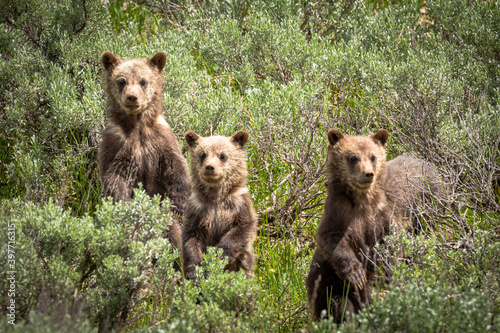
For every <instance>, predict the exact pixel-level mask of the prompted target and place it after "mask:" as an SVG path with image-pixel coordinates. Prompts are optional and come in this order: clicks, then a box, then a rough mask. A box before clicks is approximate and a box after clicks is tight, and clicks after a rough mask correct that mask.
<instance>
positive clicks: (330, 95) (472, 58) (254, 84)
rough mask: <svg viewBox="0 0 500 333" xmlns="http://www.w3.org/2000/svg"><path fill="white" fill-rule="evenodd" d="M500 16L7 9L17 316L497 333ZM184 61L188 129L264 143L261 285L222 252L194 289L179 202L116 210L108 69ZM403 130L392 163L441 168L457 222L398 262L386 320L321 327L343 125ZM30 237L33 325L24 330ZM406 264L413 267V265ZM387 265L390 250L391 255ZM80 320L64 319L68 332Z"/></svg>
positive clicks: (144, 4)
mask: <svg viewBox="0 0 500 333" xmlns="http://www.w3.org/2000/svg"><path fill="white" fill-rule="evenodd" d="M499 5H500V3H498V1H449V0H432V1H431V0H429V1H426V2H425V1H381V0H366V1H360V0H359V1H358V0H342V1H314V2H310V1H303V0H300V1H299V0H273V1H261V0H258V1H248V0H224V1H197V0H196V1H195V0H179V1H160V0H136V1H126V0H116V1H104V2H103V1H99V0H74V1H70V2H60V1H59V2H57V1H56V2H54V1H47V0H36V1H24V0H23V1H12V0H5V1H3V2H2V6H0V55H1V60H0V119H1V122H0V144H1V145H2V150H1V151H0V198H1V201H0V210H1V215H0V216H2V224H1V228H2V233H1V234H0V239H1V242H0V244H2V245H1V246H0V252H1V254H2V255H1V258H2V259H1V260H0V265H1V266H2V271H1V272H0V275H1V276H2V279H1V280H0V304H1V305H2V307H1V308H0V309H1V310H0V315H2V316H5V318H6V320H5V322H4V323H2V325H3V327H2V328H5V329H8V330H14V331H22V332H25V331H26V332H29V331H33V332H34V331H37V332H38V331H40V330H46V331H48V332H49V331H51V332H52V331H81V332H86V331H90V330H95V331H98V330H100V331H106V330H109V329H113V328H115V329H127V330H130V331H140V332H143V331H144V332H146V331H150V330H158V331H162V330H164V331H168V330H175V331H193V330H197V331H224V332H225V331H300V330H303V331H322V330H325V331H331V330H333V329H338V330H341V331H354V330H362V331H377V332H378V331H382V330H386V331H415V330H418V331H428V332H431V331H432V332H436V331H440V332H441V331H442V332H444V331H492V330H497V331H498V330H500V319H499V318H500V290H499V286H498V281H499V280H500V271H499V268H498V267H499V266H500V265H499V257H498V251H499V244H500V239H499V235H500V228H499V222H498V221H499V217H500V189H499V186H500V152H499V151H500V130H499V128H500V108H499V105H500V103H499V102H500V90H499V87H500V38H499V36H500V6H499ZM104 51H111V52H113V53H114V54H116V55H118V56H120V57H123V58H129V57H147V56H151V55H153V54H154V53H156V52H158V51H163V52H165V53H167V64H166V66H165V69H164V71H165V75H166V80H165V85H164V92H163V105H164V113H165V117H166V119H167V121H168V122H169V124H170V125H171V126H172V128H173V130H174V132H175V134H176V135H177V137H178V138H179V140H180V142H181V145H182V146H183V147H184V148H185V144H184V142H183V140H182V134H183V133H185V132H186V131H188V130H194V131H196V132H197V133H199V134H200V135H204V136H207V135H211V134H221V135H232V134H234V133H235V132H236V131H238V130H240V129H245V130H247V131H248V132H249V133H250V142H249V144H248V145H247V151H248V153H249V154H248V158H249V163H248V167H249V174H250V179H249V187H250V192H251V193H252V199H253V201H254V205H255V207H256V209H257V211H258V212H259V216H260V221H259V236H258V240H257V242H256V243H255V252H256V254H257V268H256V272H255V278H253V279H250V280H246V279H244V278H243V277H242V276H241V274H229V273H226V272H223V271H222V269H221V268H222V267H223V266H224V263H223V262H222V261H220V260H219V259H217V258H218V255H217V254H216V253H215V252H214V251H212V250H211V251H210V252H209V253H208V254H207V256H206V261H205V262H204V266H202V267H200V268H199V269H200V271H199V279H198V280H196V281H193V282H191V281H189V282H186V281H184V282H182V277H181V276H180V273H178V272H176V271H175V270H174V268H173V267H174V262H175V261H176V260H177V258H178V253H177V252H175V251H173V250H172V249H171V247H170V245H169V244H168V242H166V240H165V239H164V233H165V230H166V229H165V228H166V227H167V226H168V224H169V221H170V216H169V215H168V213H167V211H168V202H160V201H159V199H158V198H149V197H147V196H146V195H145V194H144V193H143V192H141V191H140V190H138V191H137V192H136V197H135V199H134V200H133V201H132V202H130V203H117V204H112V203H111V202H110V201H109V200H107V199H102V198H100V195H99V186H100V184H99V178H98V173H97V169H98V168H97V164H96V158H95V157H96V150H97V146H98V143H99V141H100V135H101V132H102V130H103V129H104V126H105V124H106V114H105V105H106V102H105V101H106V96H105V94H104V90H103V88H102V85H101V83H102V76H101V71H102V69H101V65H100V55H101V54H102V53H103V52H104ZM332 127H335V128H338V129H340V130H341V131H342V132H343V133H347V134H370V133H374V132H376V131H377V130H378V129H379V128H386V129H387V130H389V132H390V133H391V138H390V141H389V144H388V146H387V148H388V153H389V157H390V158H392V157H394V156H396V155H398V154H410V155H414V156H418V157H421V158H424V159H426V160H428V161H430V162H432V163H434V164H436V166H437V167H438V168H439V170H440V172H441V174H442V177H443V180H444V182H445V183H446V184H447V186H448V189H449V191H448V192H449V199H450V201H453V202H454V203H455V204H456V206H457V207H458V208H459V211H460V213H461V216H462V217H463V218H464V219H465V221H466V223H467V224H468V225H469V227H470V229H471V230H472V234H467V233H466V232H464V228H463V227H462V224H461V223H462V222H461V221H460V219H459V218H457V216H456V215H454V214H448V213H446V214H444V215H443V216H433V217H432V218H433V219H434V222H435V223H434V224H435V225H437V226H438V227H437V228H435V229H432V230H431V229H429V230H427V232H426V233H424V234H419V235H398V236H394V238H391V239H389V240H388V241H387V242H386V243H387V244H392V245H391V246H389V247H387V248H381V249H380V252H381V257H382V258H385V260H386V268H385V269H386V270H387V272H388V273H390V274H389V275H390V278H389V280H392V281H391V282H390V283H389V284H388V285H381V286H379V288H378V289H379V290H378V291H377V293H378V295H375V297H374V304H373V305H372V306H371V307H370V309H369V311H368V310H367V311H363V312H362V313H360V314H359V315H357V316H355V317H353V318H351V319H349V320H348V321H347V322H346V323H345V324H343V325H341V326H340V327H336V326H335V325H334V324H332V323H331V322H329V321H326V320H325V321H321V322H312V321H311V317H310V315H309V313H308V309H307V302H306V292H305V286H304V277H305V275H306V274H307V271H308V265H309V263H310V258H311V254H312V250H313V248H314V241H313V236H314V232H315V230H316V227H317V224H318V222H319V217H320V216H321V214H322V211H323V210H322V204H323V201H324V196H325V193H324V181H325V179H326V178H325V174H324V171H325V170H324V160H325V156H326V136H325V133H326V131H327V130H328V129H330V128H332ZM12 224H13V225H15V260H16V262H15V263H16V269H17V272H16V275H15V280H16V284H15V286H16V298H15V299H16V323H17V325H16V326H12V325H10V324H8V321H7V320H8V317H7V314H8V310H6V308H7V305H8V302H9V300H10V297H9V296H8V293H9V288H10V286H9V282H8V280H7V277H8V271H9V267H8V264H9V262H8V260H7V259H8V255H9V247H8V243H9V234H8V232H9V225H12ZM394 249H401V252H398V251H394ZM389 250H390V251H389ZM61 314H63V315H61Z"/></svg>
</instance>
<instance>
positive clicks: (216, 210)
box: [182, 131, 257, 279]
mask: <svg viewBox="0 0 500 333" xmlns="http://www.w3.org/2000/svg"><path fill="white" fill-rule="evenodd" d="M185 138H186V141H187V144H188V146H189V155H190V156H191V162H190V164H191V179H192V182H193V193H192V194H191V197H190V199H189V204H188V208H187V211H186V215H185V223H184V228H183V231H182V243H183V251H182V262H183V268H184V276H185V277H186V278H187V279H193V278H194V276H195V266H196V265H198V264H200V263H201V261H202V253H204V252H205V251H206V249H207V246H215V247H217V248H219V249H222V251H223V256H224V257H227V258H228V259H229V262H228V264H227V266H226V269H227V270H230V271H237V270H239V269H243V271H244V272H245V274H246V275H247V277H251V276H252V274H253V267H254V263H255V255H254V253H253V249H252V243H253V241H254V240H255V237H256V234H257V219H256V215H255V212H254V209H253V205H252V201H251V199H250V194H249V192H248V188H247V186H246V182H247V177H248V175H247V170H246V152H245V149H244V148H243V146H244V145H245V143H246V142H247V140H248V133H247V132H245V131H240V132H238V133H236V134H235V135H233V136H232V137H230V138H228V137H223V136H211V137H200V136H199V135H197V134H196V133H195V132H193V131H189V132H187V133H186V134H185Z"/></svg>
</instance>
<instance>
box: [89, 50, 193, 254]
mask: <svg viewBox="0 0 500 333" xmlns="http://www.w3.org/2000/svg"><path fill="white" fill-rule="evenodd" d="M101 61H102V64H103V65H104V74H105V78H106V91H107V95H108V104H107V109H108V116H109V123H108V126H107V128H106V129H105V130H104V132H103V134H102V142H101V143H100V145H99V150H98V156H97V159H98V162H99V168H100V177H101V182H102V194H103V195H104V196H111V197H113V199H114V200H115V201H117V200H131V198H132V195H133V191H132V189H133V188H136V187H138V183H142V185H143V188H144V190H145V192H146V193H147V194H148V195H151V196H152V195H155V194H159V195H160V196H161V198H162V199H163V198H165V197H168V198H169V199H170V203H171V204H172V209H173V211H174V213H176V214H180V215H182V214H183V213H184V211H185V209H186V207H187V201H188V199H189V196H190V194H191V181H190V178H189V172H188V168H187V163H186V160H185V158H184V156H183V155H182V153H181V150H180V147H179V143H178V141H177V139H176V137H175V135H174V133H173V132H172V129H171V128H170V126H169V125H168V124H167V122H166V121H165V118H164V117H163V114H162V113H163V111H162V84H163V75H162V70H163V67H164V66H165V63H166V56H165V54H164V53H161V52H159V53H157V54H155V55H154V56H153V57H151V58H148V59H125V60H122V59H120V58H118V57H116V56H114V55H113V54H112V53H111V52H104V53H103V54H102V57H101ZM169 240H170V242H171V244H172V245H174V246H175V247H177V244H178V242H179V241H180V228H179V225H178V222H177V221H176V219H175V218H174V219H173V224H172V226H171V227H170V231H169Z"/></svg>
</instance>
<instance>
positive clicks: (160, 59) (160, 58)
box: [147, 52, 167, 73]
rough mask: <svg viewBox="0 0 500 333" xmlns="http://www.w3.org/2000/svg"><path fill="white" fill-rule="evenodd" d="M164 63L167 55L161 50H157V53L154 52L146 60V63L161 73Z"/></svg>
mask: <svg viewBox="0 0 500 333" xmlns="http://www.w3.org/2000/svg"><path fill="white" fill-rule="evenodd" d="M166 63H167V56H166V55H165V53H163V52H158V53H157V54H155V55H154V56H152V57H151V58H148V60H147V64H148V65H149V66H151V67H153V68H156V69H157V70H158V73H161V71H162V70H163V67H165V64H166Z"/></svg>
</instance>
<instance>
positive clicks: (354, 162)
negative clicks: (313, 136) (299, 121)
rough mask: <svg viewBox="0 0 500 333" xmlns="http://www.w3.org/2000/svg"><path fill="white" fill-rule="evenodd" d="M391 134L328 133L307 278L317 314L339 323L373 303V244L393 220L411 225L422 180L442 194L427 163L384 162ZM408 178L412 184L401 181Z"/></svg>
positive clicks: (406, 159)
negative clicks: (321, 203) (323, 194)
mask: <svg viewBox="0 0 500 333" xmlns="http://www.w3.org/2000/svg"><path fill="white" fill-rule="evenodd" d="M388 136H389V133H388V132H387V131H386V130H383V129H381V130H379V131H378V132H377V133H376V134H373V135H371V136H344V135H342V133H340V132H339V131H338V130H335V129H331V130H330V131H329V132H328V141H329V145H328V153H327V167H328V182H327V193H328V196H327V198H326V202H325V208H324V213H323V217H322V219H321V222H320V225H319V226H318V230H317V236H316V243H317V248H316V251H315V253H314V255H313V258H312V263H311V267H310V272H309V274H308V276H307V288H308V298H309V303H310V306H311V308H312V312H313V314H314V316H315V317H316V318H320V316H321V312H322V311H323V310H326V311H328V312H329V313H327V315H330V316H332V317H333V319H334V320H335V321H336V322H337V323H339V322H341V321H342V319H343V318H345V314H346V313H351V314H353V313H357V312H358V311H359V310H360V309H361V307H362V306H363V305H364V304H365V303H371V298H370V294H371V290H372V283H373V282H374V280H375V273H376V261H377V260H376V255H375V252H374V246H375V245H376V244H377V243H379V242H380V241H381V240H382V239H383V237H384V236H385V235H387V234H388V233H389V231H390V225H391V223H392V222H393V221H394V222H396V224H397V226H398V227H399V228H404V227H407V226H408V223H407V222H405V221H406V220H407V219H408V218H409V217H410V216H409V213H410V209H408V207H407V204H408V203H407V202H408V200H410V199H412V202H414V201H413V199H418V198H419V197H422V196H426V195H427V193H426V191H425V189H424V187H425V186H424V184H428V186H427V188H429V187H432V188H433V189H434V190H435V191H436V192H439V186H440V182H439V179H438V178H437V174H436V173H435V171H434V170H433V169H432V168H431V167H430V166H429V167H428V165H427V164H426V163H425V162H424V161H422V160H419V159H416V158H411V157H399V158H396V159H395V160H394V161H391V162H388V163H387V165H386V152H385V149H384V145H385V143H386V142H387V139H388ZM387 170H390V171H389V172H388V171H387ZM410 178H411V179H413V180H412V181H411V182H410V181H404V180H403V179H410ZM429 184H430V186H429ZM417 185H418V186H417ZM415 207H416V206H415Z"/></svg>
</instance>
